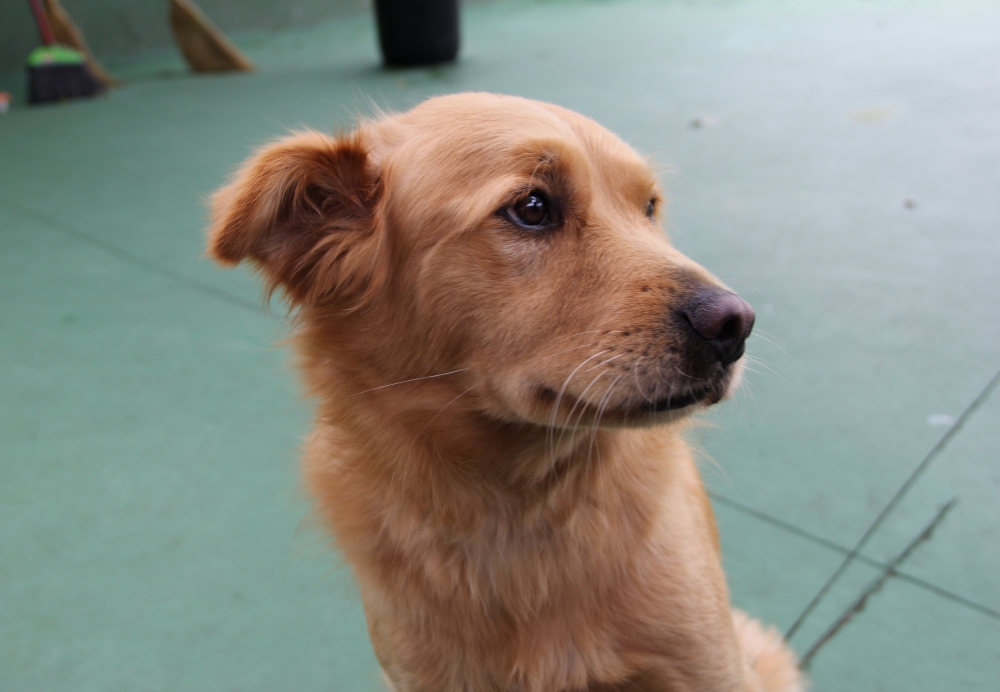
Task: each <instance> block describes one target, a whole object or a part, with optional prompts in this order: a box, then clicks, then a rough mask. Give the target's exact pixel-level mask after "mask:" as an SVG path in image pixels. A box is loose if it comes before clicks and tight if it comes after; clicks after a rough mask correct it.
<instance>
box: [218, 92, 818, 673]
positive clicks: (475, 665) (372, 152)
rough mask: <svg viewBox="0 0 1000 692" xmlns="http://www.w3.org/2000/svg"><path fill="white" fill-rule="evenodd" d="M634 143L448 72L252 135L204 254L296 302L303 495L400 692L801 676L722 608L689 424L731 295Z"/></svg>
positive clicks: (740, 330) (728, 368)
mask: <svg viewBox="0 0 1000 692" xmlns="http://www.w3.org/2000/svg"><path fill="white" fill-rule="evenodd" d="M662 207H663V195H662V193H661V192H660V190H659V188H658V186H657V182H656V179H655V176H654V174H653V172H652V171H651V168H650V166H649V165H648V164H647V162H646V161H645V160H644V159H643V158H641V157H640V156H639V155H637V154H636V153H635V152H634V151H633V150H632V149H631V148H630V147H629V146H627V145H626V144H625V143H623V142H622V141H621V140H620V139H619V138H618V137H616V136H615V135H613V134H612V133H610V132H609V131H608V130H606V129H604V128H603V127H601V126H600V125H598V124H597V123H595V122H593V121H592V120H589V119H588V118H586V117H584V116H582V115H579V114H577V113H574V112H572V111H569V110H565V109H563V108H560V107H558V106H554V105H549V104H545V103H540V102H537V101H531V100H527V99H523V98H518V97H511V96H499V95H493V94H483V93H470V94H458V95H451V96H443V97H438V98H433V99H430V100H428V101H425V102H424V103H423V104H421V105H419V106H417V107H416V108H414V109H412V110H410V111H408V112H406V113H403V114H399V115H381V116H379V117H377V118H373V119H371V120H369V121H363V122H362V123H361V124H360V125H359V126H358V127H357V129H356V130H355V131H353V132H351V133H349V134H343V135H340V136H328V135H325V134H321V133H318V132H315V131H306V132H299V133H297V134H292V135H290V136H287V137H286V138H284V139H281V140H279V141H277V142H276V143H273V144H271V145H269V146H266V147H264V148H263V149H261V150H260V151H258V152H257V153H256V154H255V155H254V156H253V157H252V158H250V159H249V160H248V161H247V162H246V163H245V164H244V165H243V167H242V168H241V169H240V170H239V171H238V172H237V173H236V174H235V176H234V177H233V178H232V180H231V181H230V182H229V183H228V184H227V185H226V186H225V187H223V188H222V189H221V190H219V191H218V192H217V193H216V194H215V196H214V198H213V201H212V225H211V228H210V230H209V241H208V254H209V256H210V257H212V258H214V259H215V260H216V261H217V262H219V263H221V264H222V265H226V266H233V265H236V264H238V263H240V262H243V261H249V262H251V263H252V264H253V265H254V267H255V268H256V269H257V270H258V271H259V272H260V274H261V275H262V277H263V280H264V282H265V285H266V289H267V291H268V295H270V292H273V291H275V290H280V291H281V292H282V293H283V294H284V295H285V296H286V297H287V299H288V301H289V302H290V303H291V305H292V306H293V307H294V310H295V317H294V325H295V326H294V336H293V343H294V352H295V353H296V356H297V365H298V367H299V369H300V371H301V373H302V377H303V381H304V384H305V388H306V390H307V392H308V394H309V395H310V396H311V397H312V398H313V399H315V401H316V418H315V427H314V430H313V432H312V433H311V435H310V437H309V438H308V441H307V443H306V447H305V472H306V478H307V485H308V488H309V489H310V491H311V493H312V495H313V496H314V498H315V502H316V507H317V511H318V513H319V515H320V516H321V517H322V519H323V520H324V521H325V523H326V524H327V525H328V526H329V528H330V529H331V530H332V534H333V536H334V537H335V540H336V543H337V545H338V547H339V549H340V551H341V553H342V554H343V556H344V557H345V558H346V560H347V561H348V562H349V563H350V565H351V566H352V567H353V570H354V574H355V576H356V579H357V582H358V584H359V585H360V591H361V596H362V600H363V603H364V608H365V614H366V617H367V622H368V629H369V634H370V637H371V643H372V646H373V648H374V651H375V654H376V656H377V657H378V660H379V662H380V664H381V666H382V670H383V673H384V677H385V679H386V680H387V682H388V684H389V685H390V686H391V687H392V689H394V690H396V692H583V691H586V692H639V691H642V692H666V691H668V690H669V691H671V692H677V691H692V692H695V691H696V692H723V691H727V692H730V691H731V692H735V691H737V690H739V691H741V692H742V691H754V692H793V691H798V690H802V689H803V685H804V681H803V678H802V676H801V675H800V673H799V671H798V669H797V665H796V660H795V656H794V654H793V653H792V652H791V651H790V650H789V649H787V648H786V647H785V645H784V643H783V642H782V640H781V637H780V636H779V635H778V634H777V633H776V632H775V631H774V630H773V629H766V628H764V627H763V626H762V625H760V624H759V623H758V622H757V621H755V620H752V619H750V618H748V617H747V616H745V615H743V614H742V613H740V612H738V611H734V610H732V609H731V606H730V603H729V597H728V592H727V587H726V582H725V578H724V576H723V572H722V568H721V565H720V554H719V541H718V536H717V532H716V527H715V520H714V517H713V513H712V508H711V506H710V503H709V501H708V499H707V496H706V493H705V490H704V488H703V486H702V483H701V480H700V477H699V474H698V471H697V469H696V466H695V464H694V462H693V459H692V454H691V451H690V450H689V448H688V445H687V444H686V443H685V441H684V439H683V432H684V429H685V424H686V421H687V420H688V419H689V418H690V416H691V414H692V413H695V412H697V411H699V410H701V409H703V408H705V407H707V406H710V405H711V404H714V403H716V402H718V401H720V400H721V399H723V398H724V397H725V396H726V395H727V394H729V393H730V392H731V391H732V390H733V389H734V388H735V387H736V385H737V383H738V380H739V378H740V374H741V370H742V363H743V353H744V345H745V341H746V338H747V336H748V335H749V333H750V330H751V328H752V326H753V321H754V313H753V310H752V308H751V307H750V306H749V305H748V304H747V303H746V302H745V301H743V300H742V299H740V298H739V297H738V296H737V295H736V294H735V293H733V292H732V291H730V290H729V289H728V288H726V287H725V286H724V285H723V284H722V283H720V282H719V281H718V280H717V279H715V278H714V277H713V276H712V275H711V274H709V273H708V272H707V271H706V270H705V269H703V268H702V267H700V266H699V265H698V264H696V263H695V262H693V261H692V260H690V259H688V258H687V257H685V256H684V255H682V254H681V253H680V252H678V251H677V250H676V249H674V248H673V247H672V246H671V245H670V243H669V241H668V239H667V236H666V235H665V234H664V233H663V231H662V230H661V228H660V225H659V217H660V214H661V211H662Z"/></svg>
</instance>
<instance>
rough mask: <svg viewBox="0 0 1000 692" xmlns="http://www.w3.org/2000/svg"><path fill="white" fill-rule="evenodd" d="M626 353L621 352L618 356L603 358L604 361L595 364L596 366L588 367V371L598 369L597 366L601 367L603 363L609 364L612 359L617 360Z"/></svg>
mask: <svg viewBox="0 0 1000 692" xmlns="http://www.w3.org/2000/svg"><path fill="white" fill-rule="evenodd" d="M624 355H625V354H624V353H619V354H618V355H617V356H611V357H610V358H608V359H607V360H602V361H601V362H600V363H598V364H597V365H594V366H592V367H589V368H587V372H590V371H591V370H596V369H597V368H599V367H601V366H602V365H607V364H608V363H610V362H611V361H613V360H617V359H618V358H621V357H622V356H624Z"/></svg>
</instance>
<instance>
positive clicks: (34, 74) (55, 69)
mask: <svg viewBox="0 0 1000 692" xmlns="http://www.w3.org/2000/svg"><path fill="white" fill-rule="evenodd" d="M29 3H30V5H31V11H32V12H33V13H34V15H35V23H36V24H38V33H39V34H41V37H42V44H43V45H41V46H39V47H38V48H36V49H35V50H33V51H31V54H30V55H28V103H47V102H49V101H61V100H63V99H72V98H80V97H83V96H93V95H94V94H99V93H100V92H102V91H104V85H103V84H101V82H100V81H99V80H98V79H97V78H96V77H95V76H94V75H93V73H92V72H91V71H90V68H88V67H87V56H85V55H84V54H83V53H81V52H80V51H78V50H73V49H72V48H67V47H66V46H60V45H58V44H57V43H56V39H55V36H54V35H53V34H52V26H51V25H50V24H49V17H48V15H47V14H46V13H45V8H44V7H42V3H41V0H29Z"/></svg>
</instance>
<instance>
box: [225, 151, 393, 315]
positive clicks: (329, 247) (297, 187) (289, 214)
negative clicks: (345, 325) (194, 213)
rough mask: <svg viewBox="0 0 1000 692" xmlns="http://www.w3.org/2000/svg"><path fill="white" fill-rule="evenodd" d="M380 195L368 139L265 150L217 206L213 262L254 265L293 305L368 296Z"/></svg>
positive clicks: (248, 164) (239, 174) (245, 167)
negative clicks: (336, 294) (341, 295)
mask: <svg viewBox="0 0 1000 692" xmlns="http://www.w3.org/2000/svg"><path fill="white" fill-rule="evenodd" d="M379 192H380V186H379V180H378V175H377V174H376V172H375V171H374V170H373V167H372V165H371V162H370V160H369V156H368V151H367V148H366V147H365V145H364V142H363V134H361V133H355V134H354V135H350V136H347V137H341V138H333V137H329V136H327V135H324V134H321V133H318V132H302V133H297V134H294V135H291V136H289V137H286V138H284V139H282V140H279V141H278V142H276V143H274V144H271V145H269V146H267V147H264V148H263V149H261V150H260V151H259V152H257V153H256V154H255V155H254V156H253V157H251V158H250V160H249V161H247V162H246V163H245V164H244V165H243V167H242V168H241V169H240V170H239V171H238V172H237V174H236V175H235V177H234V178H233V179H232V180H231V181H230V183H229V184H228V185H226V186H225V187H223V188H222V189H220V190H219V191H218V192H216V193H215V196H214V197H213V199H212V226H211V229H210V231H209V239H208V254H209V256H210V257H212V258H213V259H215V260H216V261H217V262H220V263H221V264H226V265H236V264H238V263H240V262H241V261H243V260H244V259H250V260H252V261H253V262H254V263H255V264H256V265H257V266H258V268H259V269H260V270H261V271H262V272H263V274H264V275H265V277H266V278H267V281H268V290H269V292H270V291H274V290H275V289H276V288H282V289H284V291H285V293H286V294H287V295H288V297H289V298H290V299H291V300H292V302H293V303H299V304H303V303H312V302H315V301H316V300H318V299H320V298H322V297H324V296H326V295H328V294H330V293H331V292H333V291H335V290H336V291H343V292H347V291H349V292H363V291H364V290H365V289H366V288H367V284H369V283H370V282H371V281H372V280H373V279H374V276H373V271H374V266H375V263H376V261H377V257H376V255H377V253H378V248H377V245H378V242H377V238H375V214H374V210H375V206H376V204H377V201H378V196H379Z"/></svg>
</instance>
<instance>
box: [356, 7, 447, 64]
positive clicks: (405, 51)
mask: <svg viewBox="0 0 1000 692" xmlns="http://www.w3.org/2000/svg"><path fill="white" fill-rule="evenodd" d="M375 15H376V17H377V19H378V39H379V44H380V45H381V46H382V58H383V60H384V61H385V64H386V66H387V67H412V66H415V65H433V64H435V63H442V62H449V61H451V60H454V59H455V57H456V56H457V55H458V0H375Z"/></svg>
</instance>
